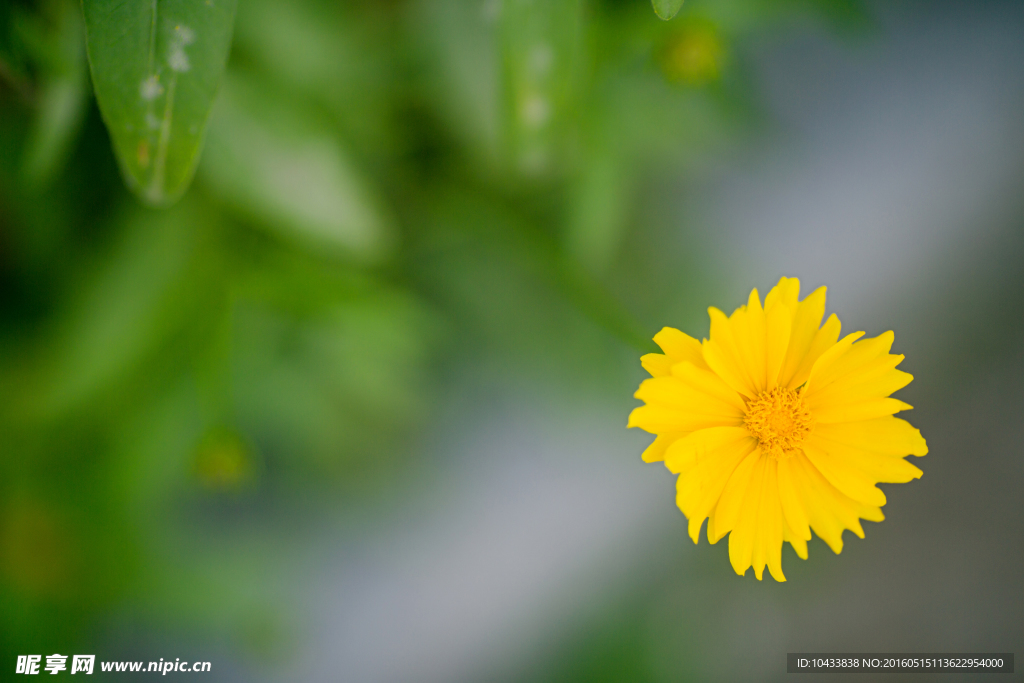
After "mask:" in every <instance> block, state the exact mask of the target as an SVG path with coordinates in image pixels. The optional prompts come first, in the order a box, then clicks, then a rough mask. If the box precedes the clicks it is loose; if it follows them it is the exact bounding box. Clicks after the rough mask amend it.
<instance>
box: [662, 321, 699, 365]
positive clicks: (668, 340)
mask: <svg viewBox="0 0 1024 683" xmlns="http://www.w3.org/2000/svg"><path fill="white" fill-rule="evenodd" d="M654 343H655V344H657V345H658V346H660V347H661V350H662V351H664V352H665V354H666V355H668V357H669V358H670V359H671V360H672V363H673V364H675V363H682V362H683V361H689V362H691V363H693V364H694V365H696V366H697V367H698V368H706V367H707V366H706V365H705V364H704V356H703V355H702V353H701V348H700V342H699V341H697V340H696V339H694V338H693V337H691V336H690V335H688V334H686V333H685V332H680V331H679V330H677V329H675V328H673V327H664V328H662V330H661V332H659V333H658V334H656V335H654Z"/></svg>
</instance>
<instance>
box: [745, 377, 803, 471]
mask: <svg viewBox="0 0 1024 683" xmlns="http://www.w3.org/2000/svg"><path fill="white" fill-rule="evenodd" d="M744 422H745V423H746V425H747V431H749V432H750V433H751V435H752V436H753V437H754V438H756V439H757V440H758V441H759V442H760V443H761V450H762V451H764V452H765V453H769V454H772V455H775V456H776V457H777V456H779V455H782V454H784V453H787V452H789V451H792V450H795V449H796V448H797V447H798V446H799V445H800V442H801V441H803V440H804V437H805V436H806V435H807V432H809V431H810V430H811V413H810V412H809V411H808V410H807V407H806V406H804V400H803V397H802V396H800V394H798V393H797V392H795V391H790V390H789V389H786V388H785V387H775V388H774V389H772V390H771V391H764V392H762V393H761V395H760V396H758V397H757V398H754V399H750V400H749V401H747V415H746V417H745V418H744Z"/></svg>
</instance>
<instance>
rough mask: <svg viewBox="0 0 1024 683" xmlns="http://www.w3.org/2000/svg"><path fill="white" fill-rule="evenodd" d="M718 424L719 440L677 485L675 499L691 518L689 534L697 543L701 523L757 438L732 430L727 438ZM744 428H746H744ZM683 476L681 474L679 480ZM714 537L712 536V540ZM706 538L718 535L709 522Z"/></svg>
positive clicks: (709, 538)
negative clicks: (732, 433)
mask: <svg viewBox="0 0 1024 683" xmlns="http://www.w3.org/2000/svg"><path fill="white" fill-rule="evenodd" d="M727 429H732V428H727V427H718V428H716V430H717V431H719V432H721V434H720V436H721V441H720V442H719V444H718V446H717V448H716V449H715V450H713V451H712V450H709V451H708V452H707V457H701V458H698V460H697V462H696V465H695V467H694V468H693V470H691V471H690V472H689V476H688V477H685V479H686V480H687V481H686V486H685V487H684V486H683V484H682V482H681V483H680V485H679V486H678V487H677V498H676V503H677V504H678V505H679V509H681V510H682V511H683V513H684V514H685V515H686V517H687V519H689V520H690V523H689V532H690V538H692V539H693V542H694V543H696V542H697V539H698V538H699V536H700V527H701V524H703V523H704V520H705V519H706V518H707V517H708V516H709V515H710V514H711V513H712V511H713V510H715V506H716V505H717V504H718V502H719V500H720V499H721V497H722V492H723V490H724V489H725V487H726V484H728V482H729V481H730V479H731V477H732V475H733V473H734V472H735V471H736V468H737V467H738V466H739V465H740V463H742V462H744V461H745V460H746V459H747V458H748V457H750V456H751V455H752V454H753V453H754V451H755V450H756V449H757V441H756V440H755V439H754V438H752V437H751V436H750V435H749V434H744V435H740V434H734V436H735V437H737V438H735V439H732V440H730V439H727V438H726V434H725V430H727ZM743 431H744V432H745V431H746V430H745V429H744V430H743ZM682 479H684V477H680V480H682ZM712 539H713V540H712ZM708 540H709V541H710V542H712V543H714V542H715V541H717V540H718V538H717V537H716V536H715V535H714V533H713V532H712V527H711V525H710V524H709V525H708Z"/></svg>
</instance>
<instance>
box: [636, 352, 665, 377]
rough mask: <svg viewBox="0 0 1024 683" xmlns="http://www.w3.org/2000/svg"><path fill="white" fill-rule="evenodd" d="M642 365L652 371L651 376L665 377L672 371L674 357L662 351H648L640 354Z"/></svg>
mask: <svg viewBox="0 0 1024 683" xmlns="http://www.w3.org/2000/svg"><path fill="white" fill-rule="evenodd" d="M640 365H642V366H643V368H644V370H646V371H647V372H649V373H651V377H664V376H665V375H667V374H669V373H670V372H671V371H672V359H671V358H669V357H668V356H666V355H664V354H660V353H648V354H644V355H643V356H640Z"/></svg>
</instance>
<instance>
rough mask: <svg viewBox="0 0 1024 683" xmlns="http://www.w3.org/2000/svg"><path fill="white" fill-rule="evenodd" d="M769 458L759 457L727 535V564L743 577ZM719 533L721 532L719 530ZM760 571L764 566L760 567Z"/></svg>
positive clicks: (748, 565) (747, 565) (751, 553)
mask: <svg viewBox="0 0 1024 683" xmlns="http://www.w3.org/2000/svg"><path fill="white" fill-rule="evenodd" d="M769 459H770V458H767V457H760V458H758V459H757V462H756V463H755V465H754V470H753V472H752V473H751V474H750V479H749V482H748V486H747V492H746V495H745V496H744V497H743V501H742V505H741V507H740V512H739V515H738V517H737V520H736V523H735V525H734V528H733V529H732V531H731V533H730V534H729V562H730V563H732V568H733V569H734V570H735V571H736V573H737V574H739V575H740V576H743V575H744V574H745V573H746V571H747V569H748V568H749V567H750V565H751V564H752V563H753V553H754V540H755V537H756V534H757V517H758V512H759V510H760V507H761V494H762V492H763V490H764V480H765V469H766V465H767V461H768V460H769ZM719 531H721V530H719ZM761 568H762V570H763V569H764V565H762V566H761Z"/></svg>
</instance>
